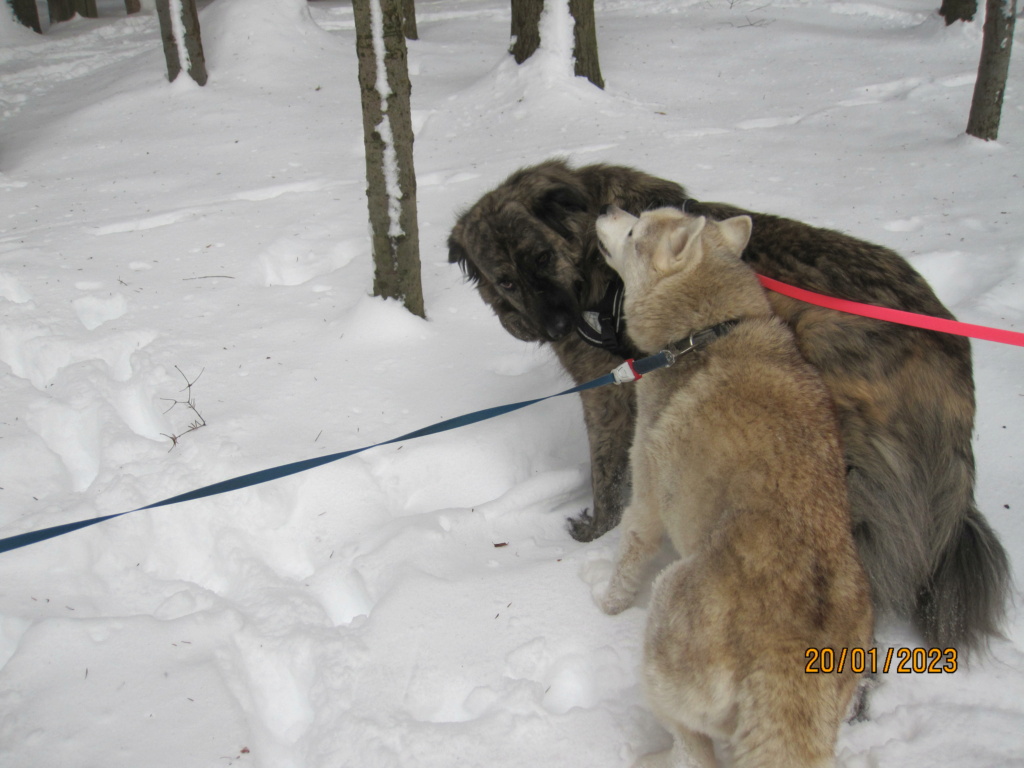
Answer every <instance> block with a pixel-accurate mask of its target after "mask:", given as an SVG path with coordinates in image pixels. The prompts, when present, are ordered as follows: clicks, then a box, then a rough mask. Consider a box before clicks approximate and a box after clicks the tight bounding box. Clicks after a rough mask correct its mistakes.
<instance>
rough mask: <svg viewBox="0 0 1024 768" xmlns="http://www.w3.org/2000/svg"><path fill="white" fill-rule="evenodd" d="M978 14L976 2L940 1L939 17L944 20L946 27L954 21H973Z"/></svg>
mask: <svg viewBox="0 0 1024 768" xmlns="http://www.w3.org/2000/svg"><path fill="white" fill-rule="evenodd" d="M977 12H978V0H942V7H941V8H939V15H940V16H942V18H944V19H945V20H946V26H947V27H948V26H949V25H950V24H952V23H953V22H954V21H974V14H976V13H977Z"/></svg>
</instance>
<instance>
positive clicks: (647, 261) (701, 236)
mask: <svg viewBox="0 0 1024 768" xmlns="http://www.w3.org/2000/svg"><path fill="white" fill-rule="evenodd" d="M596 226H597V241H598V246H599V248H600V251H601V254H602V255H603V256H604V258H605V261H606V262H607V263H608V265H609V266H610V267H611V268H612V269H614V270H615V271H616V272H618V273H619V276H620V277H621V278H622V282H623V283H625V285H626V293H627V295H629V294H632V295H637V294H639V293H642V292H644V291H645V290H646V289H647V288H648V287H650V286H651V285H652V284H653V283H655V282H657V281H658V280H659V279H661V278H662V277H664V276H666V275H669V274H676V273H682V272H689V271H690V270H692V269H693V268H694V267H695V266H696V265H697V264H699V263H700V261H701V260H702V259H703V258H704V257H705V254H706V253H708V252H712V253H716V254H718V255H722V256H726V257H730V258H735V259H738V258H739V256H740V254H741V253H742V252H743V249H744V247H746V244H747V241H748V240H749V239H750V232H751V220H750V217H749V216H736V217H734V218H731V219H727V220H726V221H722V222H713V221H712V222H709V221H708V220H707V219H706V218H704V217H703V216H691V215H689V214H686V213H683V212H682V211H680V210H678V209H677V208H659V209H658V210H654V211H647V212H645V213H643V214H641V215H640V216H633V215H631V214H629V213H627V212H626V211H623V210H622V209H621V208H617V207H615V206H613V205H612V206H607V207H606V208H605V209H604V210H602V212H601V215H600V216H599V217H598V219H597V225H596Z"/></svg>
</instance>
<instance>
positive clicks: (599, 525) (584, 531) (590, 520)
mask: <svg viewBox="0 0 1024 768" xmlns="http://www.w3.org/2000/svg"><path fill="white" fill-rule="evenodd" d="M568 522H569V535H570V536H572V537H573V538H574V539H576V541H583V542H586V541H593V540H594V539H596V538H597V537H598V536H601V535H602V534H605V533H607V532H608V531H610V530H611V529H612V528H614V527H615V524H614V523H609V522H608V521H606V520H605V517H604V515H597V516H595V515H592V514H590V510H589V509H584V510H583V511H582V512H580V513H579V514H578V515H577V516H576V517H570V518H569V520H568Z"/></svg>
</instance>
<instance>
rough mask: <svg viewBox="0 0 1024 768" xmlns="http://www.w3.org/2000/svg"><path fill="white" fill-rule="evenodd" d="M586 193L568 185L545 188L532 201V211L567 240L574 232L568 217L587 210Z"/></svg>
mask: <svg viewBox="0 0 1024 768" xmlns="http://www.w3.org/2000/svg"><path fill="white" fill-rule="evenodd" d="M587 207H588V206H587V198H586V195H585V194H584V193H583V192H582V191H581V190H579V189H577V188H575V187H572V186H569V185H565V184H562V185H559V186H557V187H552V188H551V189H548V190H546V191H545V192H544V193H543V194H541V195H539V196H538V197H537V199H536V200H535V201H534V203H533V208H532V213H533V215H534V216H536V217H537V218H538V219H540V220H541V221H542V222H544V223H545V224H547V225H548V226H549V227H551V228H552V229H553V230H555V232H557V233H558V234H559V235H560V236H561V237H562V238H564V239H566V240H569V239H570V238H572V236H573V234H574V232H573V230H572V228H571V227H570V226H569V217H570V216H572V214H574V213H579V212H581V211H586V210H587Z"/></svg>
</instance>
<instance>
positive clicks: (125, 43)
mask: <svg viewBox="0 0 1024 768" xmlns="http://www.w3.org/2000/svg"><path fill="white" fill-rule="evenodd" d="M938 4H939V3H938V0H868V1H866V2H850V1H849V0H776V1H774V2H773V1H771V0H769V2H764V0H647V1H646V2H645V1H643V0H598V2H597V4H596V5H597V20H598V37H599V41H600V51H601V65H602V70H603V73H604V76H605V78H606V80H607V90H605V91H603V92H602V91H599V90H597V89H595V88H593V87H592V86H590V85H589V84H588V83H586V82H585V81H582V80H575V79H573V78H572V77H571V76H570V74H569V73H568V72H569V70H568V68H569V64H568V59H567V58H566V55H565V52H564V45H565V38H566V36H565V35H564V34H563V33H564V27H559V24H558V23H557V22H558V17H557V16H552V17H549V18H548V19H547V20H546V24H547V28H548V29H549V31H550V34H549V35H548V37H547V41H548V44H547V45H546V47H545V49H544V50H542V51H541V52H539V53H538V54H537V56H536V57H535V58H534V59H533V60H531V61H530V62H529V63H527V64H526V65H524V66H522V67H516V66H515V65H514V64H513V63H512V62H511V61H510V60H509V58H508V57H507V56H506V54H505V50H506V48H507V45H508V28H509V10H508V3H507V0H479V2H458V1H457V0H418V2H417V6H418V20H419V31H420V36H421V39H420V40H419V41H416V42H413V43H411V44H410V46H409V50H410V54H409V56H410V68H411V72H412V81H413V106H414V110H415V116H414V120H415V123H416V129H417V137H416V167H417V171H418V176H419V220H420V225H421V242H422V261H423V281H424V293H425V297H426V304H427V312H428V319H427V320H426V321H423V320H420V319H417V318H414V317H412V316H411V315H409V314H408V313H406V312H405V311H404V310H403V309H402V308H401V307H400V306H398V305H397V304H395V303H394V302H385V301H381V300H379V299H374V298H372V297H370V296H369V295H368V292H369V288H370V283H371V272H372V267H371V263H370V255H369V237H368V226H367V221H366V218H367V215H366V203H365V197H364V188H365V181H364V168H363V159H362V133H361V132H362V128H361V122H360V114H359V94H358V88H357V81H356V58H355V42H354V30H353V20H352V12H351V8H350V7H349V5H348V4H347V3H344V2H338V1H336V0H325V1H323V2H315V3H311V4H310V5H309V6H308V10H307V5H306V3H305V2H304V1H303V0H216V2H213V3H211V4H209V5H208V6H206V7H205V8H204V10H203V12H202V14H201V22H202V32H203V40H204V43H205V49H206V58H207V63H208V67H209V73H210V81H209V84H208V85H207V86H206V87H205V88H199V87H198V86H195V85H194V84H193V83H191V82H190V81H189V80H188V79H187V78H185V77H181V78H179V80H178V81H177V82H175V83H173V84H168V83H167V81H166V78H165V71H164V62H163V54H162V51H161V48H160V42H159V33H158V25H157V21H156V17H155V14H154V13H153V12H152V11H151V10H147V11H146V12H144V13H142V14H140V15H137V16H133V17H125V16H124V15H123V14H124V12H123V7H122V6H121V4H120V2H115V0H104V2H102V3H101V10H102V11H103V13H104V15H103V16H102V17H101V18H100V19H97V20H83V19H75V20H73V21H71V22H67V23H64V24H60V25H56V26H54V27H53V28H51V29H50V30H49V32H48V34H46V35H45V36H42V37H40V36H37V35H34V34H33V33H31V32H29V31H27V30H25V29H23V28H21V27H18V26H16V25H15V24H14V22H13V21H11V20H10V18H9V17H8V14H7V13H6V9H5V7H4V6H3V5H2V4H0V536H9V535H13V534H17V533H21V532H23V531H26V530H32V529H37V528H42V527H46V526H51V525H58V524H61V523H65V522H70V521H73V520H78V519H83V518H90V517H95V516H98V515H104V514H110V513H115V512H121V511H125V510H128V509H133V508H135V507H138V506H141V505H143V504H147V503H150V502H152V501H156V500H158V499H162V498H164V497H167V496H171V495H174V494H177V493H180V492H183V491H186V490H189V489H191V488H195V487H198V486H201V485H205V484H208V483H211V482H215V481H218V480H221V479H225V478H228V477H232V476H235V475H239V474H243V473H245V472H250V471H253V470H257V469H262V468H264V467H268V466H273V465H276V464H281V463H285V462H289V461H294V460H298V459H305V458H311V457H314V456H318V455H323V454H326V453H330V452H335V451H342V450H346V449H349V448H356V447H359V446H362V445H366V444H368V443H371V442H376V441H379V440H383V439H387V438H391V437H394V436H396V435H400V434H403V433H405V432H408V431H411V430H413V429H416V428H418V427H421V426H424V425H427V424H430V423H433V422H435V421H438V420H440V419H443V418H447V417H451V416H455V415H458V414H460V413H464V412H467V411H470V410H475V409H478V408H483V407H486V406H491V405H497V404H501V403H505V402H510V401H517V400H524V399H527V398H531V397H537V396H541V395H545V394H549V393H552V392H555V391H558V390H560V389H562V388H564V387H565V386H566V384H567V381H566V378H565V376H564V375H563V374H562V373H561V372H560V369H559V367H558V365H557V364H556V362H555V361H554V359H553V358H552V356H551V355H550V354H549V353H548V352H546V351H544V350H541V349H538V348H535V347H533V346H531V345H527V344H523V343H520V342H517V341H515V340H514V339H512V338H511V337H510V336H508V335H507V334H506V333H504V331H502V329H501V328H500V326H499V325H498V322H497V320H496V319H495V318H494V317H493V316H492V314H491V313H490V311H489V310H488V309H487V308H486V307H485V306H484V304H483V303H482V302H481V301H480V299H479V298H478V296H477V295H476V293H475V291H474V290H473V289H472V287H470V286H468V285H466V284H465V283H464V281H463V279H462V277H461V275H460V274H459V271H458V270H457V269H456V268H454V267H452V266H450V265H448V263H447V249H446V247H445V239H446V237H447V233H448V230H449V228H450V227H451V225H452V223H453V222H454V219H455V216H456V213H457V211H459V210H460V209H461V208H463V207H465V206H467V205H469V204H470V203H472V202H473V201H474V200H475V199H476V198H477V197H478V196H479V195H480V194H481V193H483V192H484V191H486V190H488V189H490V188H491V187H493V186H494V185H495V184H497V183H498V182H499V181H500V180H501V179H503V178H504V177H505V175H507V174H508V173H509V172H511V171H512V170H514V169H515V168H517V167H519V166H520V165H523V164H527V163H531V162H535V161H538V160H541V159H543V158H546V157H548V156H550V155H554V154H565V155H568V156H570V157H571V158H573V159H574V160H576V161H578V162H581V163H582V162H592V161H609V162H616V163H624V164H629V165H635V166H638V167H640V168H643V169H645V170H647V171H650V172H653V173H656V174H658V175H661V176H664V177H667V178H671V179H675V180H678V181H681V182H683V183H685V184H686V185H687V186H688V187H689V188H690V190H691V191H692V193H693V194H694V195H695V196H696V197H699V198H705V199H720V200H728V201H731V202H734V203H736V204H739V205H743V206H746V207H750V208H754V209H758V210H764V211H770V212H776V213H781V214H784V215H788V216H792V217H795V218H799V219H804V220H806V221H809V222H812V223H814V224H819V225H825V226H830V227H835V228H839V229H842V230H845V231H847V232H850V233H852V234H855V235H857V236H860V237H863V238H865V239H868V240H873V241H877V242H880V243H884V244H885V245H888V246H891V247H893V248H896V249H897V250H899V251H900V252H902V253H904V254H905V255H906V256H907V257H908V258H909V259H910V260H911V261H912V263H913V264H914V266H916V267H917V268H918V269H919V270H920V271H921V272H922V273H923V274H924V275H925V276H926V277H927V278H928V279H929V280H930V281H931V283H932V284H933V285H934V287H935V289H936V291H937V293H938V294H939V296H940V297H941V298H942V299H943V300H944V301H945V303H946V304H947V305H948V306H949V307H950V308H951V309H952V310H953V311H954V312H955V313H956V314H957V315H958V316H959V317H960V318H961V319H963V320H966V321H969V322H972V323H979V324H986V325H996V326H1000V327H1004V328H1008V329H1016V330H1021V329H1022V325H1024V292H1022V284H1024V246H1022V245H1021V243H1024V221H1022V216H1021V214H1022V210H1024V206H1022V203H1024V182H1022V174H1024V150H1022V144H1024V142H1022V140H1021V137H1022V135H1024V99H1022V98H1021V94H1022V90H1021V82H1022V75H1024V66H1022V64H1021V61H1022V59H1021V56H1020V55H1018V56H1017V57H1016V59H1015V61H1014V62H1013V65H1012V68H1011V77H1010V86H1009V89H1008V93H1007V98H1006V106H1005V108H1004V114H1003V123H1002V130H1001V138H1000V140H999V141H998V142H992V143H984V142H981V141H977V140H974V139H971V138H968V137H966V136H964V134H963V129H964V126H965V125H966V121H967V113H968V107H969V103H970V98H971V92H972V85H973V80H974V73H975V70H976V67H977V60H978V54H979V47H980V41H981V28H980V23H974V24H970V25H962V24H960V25H956V26H954V27H950V28H947V27H945V26H944V24H943V22H942V20H941V19H940V18H939V17H938V16H937V15H936V14H935V8H936V6H938ZM982 5H984V4H982ZM551 41H556V42H555V43H554V44H552V42H551ZM1021 44H1022V42H1021V40H1020V37H1019V36H1018V41H1017V46H1018V48H1020V46H1021ZM974 353H975V376H976V381H977V390H978V407H979V412H978V421H977V432H976V441H975V449H976V452H977V457H978V475H979V483H978V493H979V502H980V504H981V508H982V509H983V510H984V512H985V513H986V515H987V516H988V519H989V521H990V522H991V524H992V525H993V527H994V528H995V529H996V531H997V532H998V533H999V535H1000V536H1001V538H1002V541H1003V543H1004V544H1005V546H1006V547H1007V549H1008V550H1009V552H1010V555H1011V558H1012V560H1013V563H1014V565H1015V567H1016V570H1017V572H1018V573H1020V572H1021V571H1022V570H1024V516H1022V509H1024V473H1022V472H1021V461H1022V454H1024V449H1022V440H1021V437H1020V435H1021V433H1022V431H1024V383H1022V382H1024V349H1020V348H1013V347H1004V346H1000V345H997V344H992V343H987V342H975V343H974ZM186 381H188V382H193V385H192V389H191V395H192V396H193V397H194V402H195V407H196V410H197V411H198V412H199V413H200V414H201V416H202V418H203V419H205V421H206V426H205V427H202V428H200V429H197V430H195V431H191V432H187V430H188V428H189V425H190V424H191V423H193V422H194V420H195V419H196V414H194V413H192V412H191V411H190V410H189V409H188V408H187V406H185V405H182V404H178V405H174V402H175V401H176V400H177V401H183V400H185V399H186V397H187V393H185V392H183V391H182V390H183V388H184V387H185V384H186ZM167 435H175V436H179V435H180V437H178V439H177V445H176V446H174V447H173V448H172V441H171V439H170V438H168V437H167ZM587 462H588V457H587V450H586V444H585V437H584V433H583V427H582V422H581V415H580V409H579V406H578V404H577V403H576V402H575V401H574V400H572V399H570V398H561V399H557V400H553V401H547V402H545V403H543V404H540V405H538V406H535V407H533V408H530V409H526V410H522V411H519V412H517V413H515V414H513V415H509V416H505V417H502V418H500V419H498V420H494V421H490V422H487V423H485V424H481V425H477V426H474V427H470V428H466V429H463V430H460V431H457V432H449V433H447V434H445V435H442V436H437V437H431V438H425V439H421V440H417V441H412V442H408V443H404V444H401V445H396V446H389V447H386V448H380V449H375V450H374V451H371V452H367V453H365V454H360V455H359V456H355V457H352V458H350V459H346V460H344V461H341V462H338V463H335V464H331V465H329V466H326V467H323V468H320V469H317V470H315V471H311V472H308V473H305V474H301V475H297V476H295V477H292V478H288V479H284V480H280V481H277V482H274V483H270V484H267V485H262V486H259V487H258V488H255V489H251V490H245V491H240V492H237V493H234V494H229V495H225V496H220V497H217V498H215V499H211V500H205V501H198V502H191V503H187V504H183V505H180V506H174V507H168V508H164V509H160V510H156V511H151V512H139V513H135V514H131V515H127V516H124V517H120V518H118V519H116V520H113V521H110V522H106V523H103V524H101V525H97V526H94V527H91V528H88V529H86V530H83V531H78V532H76V533H72V534H69V535H67V536H63V537H60V538H57V539H53V540H50V541H47V542H43V543H40V544H36V545H33V546H30V547H27V548H25V549H20V550H16V551H12V552H8V553H6V554H3V555H0V765H2V766H4V768H51V767H52V768H64V767H65V766H66V767H69V768H87V767H91V766H97V767H98V766H102V767H103V768H117V767H120V766H124V767H125V768H137V767H138V766H146V767H147V768H182V767H183V766H188V767H189V768H194V767H196V766H210V767H213V766H246V765H252V766H260V768H376V767H377V766H381V767H390V766H409V767H410V768H429V767H430V766H437V767H438V768H452V766H489V767H490V766H521V765H530V766H537V767H543V766H552V767H554V766H559V767H560V768H562V767H564V766H581V767H582V766H587V767H588V768H592V767H596V766H608V767H609V768H611V767H613V766H624V765H627V764H628V763H629V761H630V760H631V759H632V758H633V757H634V756H635V755H637V754H641V753H644V752H647V751H650V750H652V749H655V748H660V747H662V746H664V745H665V743H666V742H667V736H666V734H665V733H664V731H663V730H662V729H661V728H660V726H659V725H658V724H657V722H656V721H655V720H654V719H653V717H652V716H651V715H650V713H649V712H648V711H647V709H646V707H645V705H644V701H643V696H642V693H641V691H640V688H639V687H638V684H637V666H638V661H639V641H640V636H641V631H642V627H643V622H644V616H645V609H644V608H643V606H642V605H641V606H640V607H637V608H634V609H631V610H629V611H627V612H626V613H625V614H623V615H622V616H619V617H615V618H610V617H607V616H604V615H603V614H601V613H600V611H599V610H598V609H597V608H596V607H595V605H594V604H593V601H592V598H591V587H590V584H589V582H590V581H593V580H594V579H595V578H598V577H599V576H600V574H601V573H602V572H606V571H607V569H608V567H609V559H610V557H611V555H612V553H613V548H614V546H615V543H616V541H617V534H616V533H612V534H610V535H608V536H606V537H604V538H603V539H601V540H599V541H597V542H593V543H591V544H580V543H577V542H575V541H573V540H572V539H571V538H569V536H568V535H567V533H566V531H565V526H564V520H565V518H566V517H568V516H570V515H574V514H576V513H578V512H579V511H580V510H581V509H583V508H584V507H587V506H588V505H589V504H590V499H589V488H588V485H589V471H588V463H587ZM879 637H880V640H881V641H882V642H883V643H884V644H886V645H893V646H913V645H916V644H917V643H918V639H917V638H916V637H915V636H914V634H913V633H912V631H911V630H910V629H909V628H908V627H907V626H905V625H904V624H901V623H898V622H892V621H887V622H883V623H882V625H881V626H880V628H879ZM838 752H839V764H840V765H842V766H848V767H850V768H854V767H855V768H868V767H872V766H894V767H895V766H898V767H900V768H935V767H936V766H956V767H957V768H959V767H961V766H970V767H972V768H973V767H978V768H981V767H983V766H1011V765H1016V766H1020V765H1024V618H1022V617H1021V614H1020V613H1018V612H1016V611H1014V612H1012V613H1011V618H1010V622H1009V624H1008V626H1007V639H1006V640H1005V641H1003V640H998V641H995V642H993V644H992V649H991V655H990V656H989V657H988V658H987V659H982V660H978V661H975V662H973V663H971V664H970V665H969V666H963V667H961V668H960V669H959V670H958V671H957V672H956V673H954V674H944V675H928V674H909V675H902V674H900V675H898V674H895V673H890V674H887V675H883V676H882V678H881V684H880V685H879V687H878V688H877V689H876V690H875V693H874V697H873V700H872V716H871V719H870V720H868V721H866V722H857V723H853V724H849V725H846V726H844V728H843V730H842V732H841V734H840V741H839V749H838Z"/></svg>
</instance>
